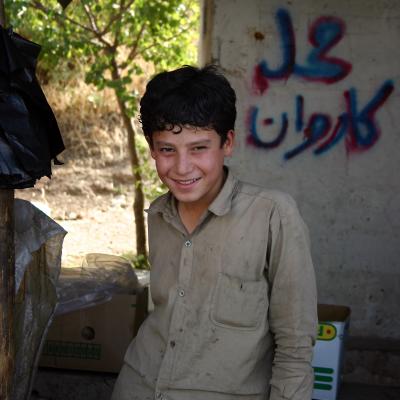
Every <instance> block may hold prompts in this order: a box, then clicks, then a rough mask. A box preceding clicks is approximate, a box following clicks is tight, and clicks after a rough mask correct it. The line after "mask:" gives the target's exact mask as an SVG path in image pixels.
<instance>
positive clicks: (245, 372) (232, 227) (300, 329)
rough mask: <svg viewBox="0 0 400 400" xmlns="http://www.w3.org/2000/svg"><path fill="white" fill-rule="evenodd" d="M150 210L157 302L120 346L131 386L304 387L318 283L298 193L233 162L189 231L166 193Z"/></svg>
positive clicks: (151, 390)
mask: <svg viewBox="0 0 400 400" xmlns="http://www.w3.org/2000/svg"><path fill="white" fill-rule="evenodd" d="M148 222H149V246H150V262H151V266H152V268H151V295H152V299H153V302H154V304H155V309H154V312H153V313H152V314H150V316H149V317H148V318H147V320H146V321H145V322H144V323H143V325H142V326H141V328H140V331H139V333H138V335H137V337H136V338H135V339H134V341H133V342H132V344H131V345H130V347H129V349H128V351H127V353H126V356H125V362H126V364H127V366H128V368H129V369H133V371H135V374H136V377H135V379H136V380H137V381H138V382H140V383H136V389H134V390H135V393H136V395H135V393H132V395H131V397H130V398H135V399H136V398H137V399H144V398H146V399H147V398H154V399H170V400H189V399H190V400H192V399H193V400H195V399H202V400H244V399H253V400H261V399H263V400H266V399H270V400H280V399H292V400H308V399H311V393H312V386H313V371H312V368H311V364H310V363H311V359H312V346H313V342H314V339H315V334H316V331H317V311H316V309H317V307H316V287H315V277H314V270H313V266H312V261H311V257H310V251H309V240H308V232H307V228H306V226H305V224H304V222H303V220H302V219H301V217H300V215H299V212H298V210H297V207H296V205H295V203H294V201H293V200H292V199H291V198H290V197H289V196H288V195H286V194H283V193H280V192H276V191H269V190H266V189H263V188H260V187H257V186H254V185H250V184H247V183H243V182H240V181H238V180H237V179H236V178H235V177H234V176H233V175H232V173H231V172H229V173H228V177H227V179H226V181H225V184H224V186H223V188H222V189H221V191H220V193H219V194H218V196H217V198H216V199H215V200H214V201H213V202H212V204H211V205H210V206H209V208H208V211H207V212H206V213H205V215H203V217H202V219H201V221H200V224H199V225H198V226H197V228H196V229H195V230H194V231H193V232H192V233H191V234H188V233H187V231H186V229H185V228H184V226H183V224H182V222H181V220H180V218H179V215H178V212H177V208H176V204H175V200H174V198H173V196H172V195H171V194H170V193H168V194H166V195H163V196H161V197H160V198H158V199H157V200H156V201H155V202H154V203H153V204H152V205H151V206H150V208H149V210H148ZM141 391H142V392H143V393H146V394H151V395H148V396H147V395H146V397H145V396H144V395H143V396H140V395H138V393H141ZM133 395H135V396H133ZM127 398H128V397H127Z"/></svg>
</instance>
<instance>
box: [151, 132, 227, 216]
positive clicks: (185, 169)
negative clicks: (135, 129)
mask: <svg viewBox="0 0 400 400" xmlns="http://www.w3.org/2000/svg"><path fill="white" fill-rule="evenodd" d="M233 143H234V132H233V131H229V132H228V135H227V139H226V141H225V143H224V144H223V145H222V146H221V137H220V136H219V135H218V133H217V132H216V131H215V130H211V129H204V128H194V127H184V128H183V129H182V132H180V133H178V134H174V133H173V132H171V131H160V132H155V133H154V134H153V148H152V149H151V156H152V157H153V158H154V160H155V162H156V168H157V173H158V176H159V177H160V179H161V180H162V181H163V182H164V184H165V185H166V186H167V187H168V188H169V190H170V191H171V192H172V194H173V195H174V196H175V198H176V199H177V200H178V202H180V203H184V204H185V206H187V207H191V208H193V209H195V208H196V209H199V208H200V209H201V210H205V209H207V207H208V206H209V205H210V203H211V202H212V201H213V200H214V199H215V197H216V196H217V194H218V193H219V191H220V189H221V187H222V184H223V180H224V172H223V165H224V158H225V157H227V156H230V155H231V154H232V151H233Z"/></svg>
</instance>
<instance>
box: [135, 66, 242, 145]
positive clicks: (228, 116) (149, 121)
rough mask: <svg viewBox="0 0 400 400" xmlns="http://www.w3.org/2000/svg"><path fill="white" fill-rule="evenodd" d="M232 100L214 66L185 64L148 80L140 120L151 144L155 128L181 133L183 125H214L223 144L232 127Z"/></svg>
mask: <svg viewBox="0 0 400 400" xmlns="http://www.w3.org/2000/svg"><path fill="white" fill-rule="evenodd" d="M235 104H236V95H235V91H234V90H233V89H232V87H231V85H230V84H229V82H228V80H227V79H226V78H225V77H224V76H223V75H222V74H221V73H220V72H219V70H218V68H217V67H216V66H214V65H209V66H206V67H204V68H196V67H191V66H184V67H182V68H179V69H177V70H174V71H170V72H162V73H160V74H158V75H156V76H155V77H154V78H153V79H152V80H150V81H149V82H148V84H147V86H146V92H145V94H144V95H143V97H142V99H141V101H140V120H141V123H142V128H143V132H144V135H145V136H146V139H147V141H148V142H149V144H150V146H152V145H153V141H152V135H153V133H154V132H157V131H164V130H170V131H171V132H173V133H180V132H181V130H182V127H184V126H191V127H199V128H208V129H214V130H215V131H216V132H217V133H218V134H219V135H220V136H221V146H222V144H223V143H224V142H225V140H226V135H227V133H228V131H229V130H231V129H232V130H233V129H234V125H235V119H236V105H235Z"/></svg>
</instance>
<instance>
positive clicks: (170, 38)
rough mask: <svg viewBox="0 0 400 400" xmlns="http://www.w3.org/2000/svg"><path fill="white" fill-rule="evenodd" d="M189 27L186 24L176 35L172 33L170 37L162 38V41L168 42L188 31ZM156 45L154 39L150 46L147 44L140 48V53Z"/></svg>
mask: <svg viewBox="0 0 400 400" xmlns="http://www.w3.org/2000/svg"><path fill="white" fill-rule="evenodd" d="M191 28H192V26H191V25H188V26H187V27H186V28H184V29H182V30H181V31H179V32H178V33H177V34H176V35H173V36H171V37H169V38H167V39H163V43H166V42H170V41H172V40H174V39H176V38H177V37H179V36H180V35H182V33H185V32H187V31H188V30H189V29H191ZM157 45H159V43H158V42H156V41H154V42H153V44H151V45H150V46H147V47H145V48H144V49H142V50H141V53H144V52H146V51H147V50H150V49H151V48H152V47H155V46H157Z"/></svg>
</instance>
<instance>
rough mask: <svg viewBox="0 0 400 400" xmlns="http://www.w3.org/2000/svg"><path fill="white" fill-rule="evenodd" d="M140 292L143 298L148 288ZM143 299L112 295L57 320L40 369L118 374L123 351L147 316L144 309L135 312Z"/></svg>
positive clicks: (48, 340) (135, 296) (50, 334)
mask: <svg viewBox="0 0 400 400" xmlns="http://www.w3.org/2000/svg"><path fill="white" fill-rule="evenodd" d="M143 292H144V293H145V295H146V294H147V288H146V289H145V290H143V291H142V293H143ZM142 297H143V295H142V294H141V295H114V297H113V298H112V300H110V301H109V302H107V303H104V304H100V305H97V306H94V307H91V308H87V309H83V310H79V311H75V312H71V313H69V314H65V315H61V316H58V317H56V318H55V319H54V321H53V323H52V325H51V326H50V329H49V332H48V335H47V339H46V342H45V344H44V347H43V351H42V356H41V359H40V361H39V366H41V367H53V368H64V369H78V370H89V371H104V372H119V370H120V369H121V367H122V363H123V358H124V355H125V352H126V349H127V347H128V345H129V343H130V342H131V341H132V338H133V337H134V335H135V334H136V332H137V329H138V327H139V324H140V323H141V322H142V321H143V319H144V318H145V316H146V311H147V310H145V312H143V310H138V312H136V310H137V308H140V307H141V306H140V304H143V299H142ZM145 297H146V298H145V304H146V307H147V295H146V296H145ZM146 307H141V308H145V309H146Z"/></svg>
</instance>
